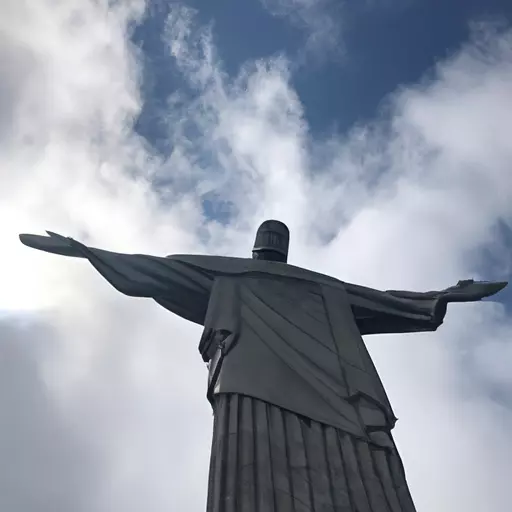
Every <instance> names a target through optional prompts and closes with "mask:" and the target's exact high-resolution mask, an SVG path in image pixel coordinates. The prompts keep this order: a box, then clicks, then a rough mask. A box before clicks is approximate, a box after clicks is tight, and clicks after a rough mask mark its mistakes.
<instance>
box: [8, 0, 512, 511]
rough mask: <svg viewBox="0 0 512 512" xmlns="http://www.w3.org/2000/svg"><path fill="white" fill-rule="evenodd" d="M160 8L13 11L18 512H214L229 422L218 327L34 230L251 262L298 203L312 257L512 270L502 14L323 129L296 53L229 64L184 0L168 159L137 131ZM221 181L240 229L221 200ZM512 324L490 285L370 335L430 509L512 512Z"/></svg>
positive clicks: (413, 276)
mask: <svg viewBox="0 0 512 512" xmlns="http://www.w3.org/2000/svg"><path fill="white" fill-rule="evenodd" d="M109 5H110V6H109ZM304 5H306V6H307V5H308V4H306V3H305V4H304ZM142 7H143V6H141V5H139V4H138V3H126V2H125V3H115V4H113V6H112V5H111V4H107V3H98V2H95V1H94V2H93V1H92V0H91V1H84V0H82V1H78V0H77V1H71V0H70V1H68V2H65V3H60V4H55V2H52V1H49V0H48V1H45V0H43V1H41V2H39V3H38V4H37V6H35V5H30V6H29V5H28V4H26V3H23V2H14V1H12V2H8V3H7V4H6V3H5V2H4V3H3V4H2V6H1V7H0V60H1V61H2V62H3V63H5V65H4V69H5V70H6V72H5V75H6V76H8V77H9V80H7V81H3V82H2V84H1V87H2V92H1V94H0V102H1V105H5V106H6V107H5V108H2V110H1V113H0V130H1V134H2V140H1V142H0V180H1V184H0V185H1V186H0V196H1V197H0V199H1V202H0V233H1V236H2V251H3V253H2V258H3V259H2V266H1V267H0V282H1V283H2V287H1V289H0V307H1V308H3V309H4V310H9V311H10V312H9V314H8V315H7V316H4V317H2V319H1V320H0V350H1V353H2V358H0V361H1V362H2V371H0V376H1V380H2V382H1V386H0V388H1V389H2V390H3V392H2V394H1V395H0V397H1V398H0V399H1V401H2V404H1V406H2V407H3V408H4V409H5V410H8V411H10V413H9V417H10V418H11V421H10V422H9V423H7V424H6V425H7V426H6V427H4V428H3V429H1V430H0V451H2V453H8V454H10V455H9V459H10V460H11V461H12V462H7V463H4V464H3V465H2V468H1V470H0V508H1V509H5V510H27V511H30V510H41V503H43V502H45V503H47V504H48V507H47V508H48V510H52V511H53V510H69V509H70V508H72V509H73V510H81V509H82V510H88V511H91V510H93V511H100V512H101V511H107V510H108V511H116V510H123V512H124V511H128V512H130V511H135V510H141V509H151V510H153V511H155V512H158V511H160V510H161V511H163V510H169V509H171V510H202V509H204V499H205V492H206V483H207V471H208V453H209V444H210V431H211V413H210V411H209V409H208V407H209V406H208V405H207V403H206V400H205V398H204V393H205V379H206V375H205V369H204V367H203V365H202V363H201V361H200V357H199V355H198V354H197V351H196V346H197V343H198V338H199V335H200V330H199V329H198V328H197V326H192V325H189V324H187V323H186V322H184V321H182V320H180V319H177V318H175V317H173V316H172V315H171V314H169V313H168V312H166V311H164V310H163V309H161V308H159V307H158V306H156V305H155V304H154V303H152V302H151V301H147V300H146V301H145V300H135V299H130V298H127V297H123V296H120V295H119V294H117V292H116V291H115V290H113V289H111V288H110V287H109V286H108V285H107V284H106V283H105V282H104V281H102V279H101V278H100V277H99V276H98V275H96V274H95V272H94V271H93V269H92V268H89V267H87V266H86V265H85V264H84V262H83V261H75V260H66V259H63V258H59V257H56V256H52V255H45V254H43V253H38V252H35V251H30V250H28V249H27V248H26V247H24V246H22V245H21V244H20V243H19V242H18V240H17V236H16V235H17V233H19V232H42V231H43V230H44V229H52V230H54V231H57V232H62V233H63V234H66V235H69V236H73V237H76V238H77V239H79V240H81V241H84V242H85V243H88V244H90V245H93V246H94V245H95V246H101V247H104V248H106V249H112V250H119V251H125V252H146V253H153V254H167V253H178V252H210V253H229V254H235V255H239V256H245V255H248V254H249V252H250V247H251V241H252V237H253V233H254V229H255V228H256V226H257V225H258V223H259V222H260V221H261V220H262V219H264V218H265V217H274V216H275V217H279V218H281V219H282V220H284V221H285V222H287V223H288V224H289V225H290V227H291V231H292V247H291V262H292V263H294V264H299V265H305V266H308V267H310V268H314V269H316V270H318V271H321V272H325V273H329V274H333V275H335V276H337V277H339V278H341V279H344V280H347V281H351V282H358V283H361V284H366V285H369V286H375V287H382V288H400V287H402V288H413V289H431V288H435V287H439V286H446V285H449V284H453V283H454V282H455V281H457V280H458V279H460V278H466V277H470V276H472V275H473V276H474V277H479V276H478V275H476V274H477V272H478V270H480V271H482V270H481V269H482V261H483V257H484V253H483V249H484V248H489V247H492V248H493V250H494V248H496V249H495V250H496V253H495V254H494V257H495V260H496V261H498V262H502V263H503V266H502V267H501V268H492V269H489V274H492V276H493V277H495V278H503V277H505V275H506V273H508V268H507V266H506V254H505V246H504V245H500V244H499V243H496V241H497V240H496V237H497V236H498V233H499V230H496V229H495V227H496V226H497V225H498V224H499V223H502V224H504V225H508V226H510V225H511V223H512V180H510V161H512V147H511V146H510V144H509V142H508V134H509V133H511V132H512V126H511V124H512V120H511V118H510V116H509V115H507V113H508V112H510V111H511V110H512V34H511V32H510V31H507V30H506V29H503V28H498V29H494V28H493V27H486V28H485V30H483V29H480V31H477V32H475V35H474V38H473V40H472V41H471V42H470V43H468V44H467V45H466V46H465V47H463V48H462V49H461V50H460V52H458V53H457V54H456V55H454V56H453V57H452V58H450V59H449V60H447V61H445V62H442V63H440V64H439V66H438V68H437V70H436V72H435V75H434V76H431V78H430V79H429V81H427V82H425V83H423V84H419V85H417V86H414V87H409V88H407V89H403V90H400V91H397V92H396V94H395V95H394V96H393V97H391V98H389V100H388V109H387V117H385V118H381V119H376V120H375V122H374V123H373V124H372V125H371V126H370V125H367V126H363V127H359V128H356V129H354V130H353V131H352V132H351V133H349V134H346V135H343V136H342V135H334V136H332V137H331V138H330V139H329V140H318V139H316V138H315V136H314V134H311V133H310V131H309V128H308V126H307V124H306V122H305V120H304V115H303V114H304V112H303V108H304V107H303V105H302V104H301V101H300V98H299V97H298V96H297V93H296V91H294V89H293V87H292V84H291V81H290V68H291V66H292V64H291V63H290V62H289V61H287V60H285V59H283V58H280V59H270V60H262V61H257V62H247V63H246V65H245V66H244V67H243V69H242V71H241V73H240V74H239V75H238V76H236V77H232V76H229V75H228V74H227V73H226V72H225V70H224V69H223V65H222V60H221V58H222V56H221V55H218V53H217V51H216V48H215V46H214V44H213V40H214V39H213V37H212V30H213V28H212V27H201V26H199V25H198V24H197V22H196V19H195V17H194V11H192V10H189V9H186V8H183V7H177V8H176V9H173V10H172V12H171V15H170V17H169V20H168V24H167V32H166V34H165V36H164V37H165V38H166V42H167V46H168V49H169V59H171V61H172V62H173V63H174V65H175V66H176V70H178V71H179V72H181V73H182V74H183V77H184V78H185V79H186V81H188V83H189V84H190V90H187V91H185V90H184V91H181V93H180V95H179V96H175V97H172V98H170V99H169V111H168V112H167V113H166V116H167V118H168V124H169V141H170V142H169V143H170V147H172V148H174V149H173V151H172V153H171V155H170V156H169V157H168V158H163V157H162V156H161V155H158V154H157V153H156V152H153V150H152V148H151V146H150V144H149V143H148V142H147V141H144V140H142V139H141V138H140V137H139V136H137V134H136V133H134V131H133V123H134V120H135V119H136V117H137V115H138V113H139V112H140V109H141V108H142V107H143V105H142V103H141V100H140V97H139V92H138V90H139V82H140V78H141V75H140V68H139V61H138V56H137V51H136V50H135V49H134V48H133V47H131V45H130V43H129V33H128V27H129V26H130V23H131V22H132V21H133V20H134V19H137V18H138V17H139V16H140V14H141V12H142ZM304 8H305V7H304ZM7 107H8V108H7ZM157 184H158V186H157ZM205 197H207V198H208V199H209V200H210V201H211V202H213V203H214V204H218V205H219V207H220V206H222V207H225V208H227V209H228V210H229V211H228V216H227V218H228V219H229V221H228V223H227V225H223V224H222V223H221V222H220V221H216V220H215V219H213V220H212V219H211V218H208V217H207V216H206V215H205V214H204V211H203V200H204V199H205ZM226 205H227V206H226ZM482 272H483V271H482ZM483 277H487V275H484V276H483ZM21 309H23V310H25V313H24V314H23V316H20V315H21V314H20V310H21ZM511 338H512V325H511V323H510V319H509V318H507V316H506V315H505V313H504V310H503V308H502V307H501V306H500V305H499V304H494V303H489V302H488V303H482V304H477V305H474V306H471V305H465V306H460V307H456V306H454V307H452V308H450V311H449V317H448V319H447V321H446V324H445V325H444V326H443V327H441V329H440V330H439V332H438V333H435V334H433V335H415V336H400V337H397V336H385V337H376V338H374V339H371V340H368V345H369V348H370V350H371V352H372V355H373V357H374V358H375V361H376V364H377V366H378V368H379V370H380V372H381V374H382V376H383V380H384V383H385V385H386V386H387V388H388V391H389V394H390V398H391V400H392V402H393V403H394V405H395V409H396V412H397V414H398V416H399V417H400V421H399V424H398V427H397V430H396V433H397V442H398V444H399V446H400V448H401V451H402V455H403V458H404V463H405V466H406V468H407V474H408V476H409V480H410V483H411V488H412V492H413V495H414V496H415V498H416V501H417V506H418V510H420V511H421V510H438V511H441V512H442V511H446V512H448V511H450V512H451V511H452V510H454V509H463V510H466V511H468V512H480V511H482V510H506V509H507V507H508V477H507V475H509V474H510V472H511V471H512V466H511V464H512V463H511V460H512V457H511V455H512V453H511V451H512V446H511V444H510V442H509V440H508V435H509V434H508V432H509V431H510V424H511V420H512V418H511V415H512V413H511V409H510V403H507V400H506V398H505V399H504V398H503V397H507V396H510V392H511V388H510V385H511V383H510V379H509V377H508V373H507V371H506V368H509V367H510V365H511V364H512V360H511V359H510V357H511V352H510V350H509V349H508V348H507V347H508V345H507V342H508V340H510V339H511ZM40 425H46V426H45V427H44V428H43V429H42V430H41V427H40ZM5 460H7V459H5ZM41 461H44V463H43V462H41ZM15 462H16V464H17V466H16V465H15ZM43 476H44V478H43Z"/></svg>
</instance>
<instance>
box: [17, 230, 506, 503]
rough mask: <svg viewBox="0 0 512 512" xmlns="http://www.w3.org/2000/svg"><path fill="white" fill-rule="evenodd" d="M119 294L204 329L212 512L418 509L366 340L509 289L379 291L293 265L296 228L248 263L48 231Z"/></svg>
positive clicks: (259, 247) (471, 285) (429, 323)
mask: <svg viewBox="0 0 512 512" xmlns="http://www.w3.org/2000/svg"><path fill="white" fill-rule="evenodd" d="M48 234H49V237H43V236H37V235H20V239H21V241H22V242H23V243H24V244H25V245H28V246H30V247H34V248H36V249H41V250H43V251H47V252H52V253H56V254H62V255H65V256H77V257H80V258H86V259H88V260H89V261H90V262H91V263H92V265H93V266H94V267H95V268H96V270H97V271H98V272H99V273H100V274H101V275H102V276H103V277H104V278H105V279H106V280H107V281H108V282H109V283H110V284H111V285H112V286H114V288H116V289H117V290H118V291H120V292H121V293H124V294H126V295H130V296H133V297H150V298H152V299H154V300H155V301H156V302H157V303H158V304H160V305H161V306H163V307H164V308H166V309H168V310H169V311H172V312H173V313H176V314H177V315H179V316H181V317H183V318H185V319H187V320H190V321H192V322H195V323H197V324H200V325H202V326H204V331H203V335H202V337H201V341H200V343H199V351H200V353H201V356H202V358H203V360H204V361H205V362H207V363H208V366H209V378H208V390H207V396H208V399H209V401H210V403H211V405H212V407H213V411H214V427H213V443H212V452H211V462H210V476H209V485H208V503H207V511H208V512H310V511H313V512H413V511H414V510H415V508H414V504H413V501H412V499H411V495H410V493H409V489H408V487H407V482H406V478H405V473H404V469H403V466H402V463H401V460H400V456H399V454H398V452H397V449H396V446H395V443H394V441H393V437H392V435H391V430H392V429H393V427H394V425H395V422H396V418H395V415H394V414H393V409H392V408H391V405H390V403H389V401H388V398H387V396H386V392H385V391H384V388H383V386H382V383H381V381H380V378H379V375H378V374H377V371H376V370H375V367H374V365H373V363H372V360H371V358H370V356H369V354H368V351H367V350H366V347H365V344H364V342H363V339H362V337H361V336H362V335H365V334H379V333H406V332H420V331H435V330H436V329H437V328H438V327H439V326H440V325H441V323H442V322H443V318H444V316H445V313H446V306H447V304H448V303H450V302H470V301H477V300H480V299H482V298H483V297H488V296H490V295H493V294H495V293H496V292H498V291H499V290H501V289H502V288H504V287H505V286H506V284H507V283H503V282H499V283H498V282H474V281H472V280H468V281H459V283H458V284H457V285H456V286H452V287H450V288H447V289H445V290H441V291H431V292H425V293H417V292H408V291H379V290H374V289H372V288H366V287H363V286H358V285H354V284H349V283H346V282H343V281H340V280H338V279H335V278H333V277H329V276H326V275H323V274H319V273H316V272H312V271H309V270H306V269H303V268H299V267H295V266H292V265H289V264H287V256H288V244H289V232H288V228H287V227H286V226H285V225H284V224H283V223H281V222H278V221H273V220H270V221H266V222H264V223H263V224H262V225H261V226H260V228H259V229H258V232H257V235H256V243H255V246H254V249H253V257H252V258H247V259H246V258H229V257H220V256H198V255H174V256H167V257H165V258H163V257H157V256H147V255H143V254H119V253H115V252H109V251H104V250H101V249H94V248H91V247H86V246H85V245H82V244H81V243H79V242H77V241H75V240H73V239H71V238H65V237H62V236H60V235H57V234H54V233H51V232H48Z"/></svg>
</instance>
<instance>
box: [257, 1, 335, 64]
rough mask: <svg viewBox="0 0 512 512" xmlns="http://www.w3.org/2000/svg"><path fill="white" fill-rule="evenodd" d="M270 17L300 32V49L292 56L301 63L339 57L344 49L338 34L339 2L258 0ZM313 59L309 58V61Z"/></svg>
mask: <svg viewBox="0 0 512 512" xmlns="http://www.w3.org/2000/svg"><path fill="white" fill-rule="evenodd" d="M260 1H261V3H262V5H263V6H264V7H265V9H266V10H267V11H268V12H269V13H270V14H272V15H273V16H278V17H280V18H284V19H286V20H287V21H288V22H289V23H290V24H291V25H292V26H294V27H296V28H298V29H299V30H301V31H302V32H303V33H304V36H305V41H304V47H303V49H302V50H301V51H300V52H299V54H298V55H297V56H296V59H298V60H299V61H301V62H303V63H304V62H306V61H307V62H308V64H311V63H312V62H314V61H316V62H318V60H319V59H320V60H323V59H324V58H325V57H327V56H329V57H335V58H339V57H340V56H341V55H342V54H343V52H344V47H343V44H342V40H341V38H340V35H341V33H342V28H343V23H342V19H343V17H342V15H341V14H342V9H343V4H342V3H341V2H334V1H332V0H260ZM311 57H313V58H311Z"/></svg>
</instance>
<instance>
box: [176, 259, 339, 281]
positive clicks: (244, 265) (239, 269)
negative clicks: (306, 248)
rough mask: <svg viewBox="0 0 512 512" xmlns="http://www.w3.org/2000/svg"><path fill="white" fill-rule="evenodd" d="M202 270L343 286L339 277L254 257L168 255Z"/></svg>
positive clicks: (220, 273)
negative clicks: (254, 258)
mask: <svg viewBox="0 0 512 512" xmlns="http://www.w3.org/2000/svg"><path fill="white" fill-rule="evenodd" d="M167 258H171V259H173V260H177V261H180V262H182V263H185V264H187V265H191V266H194V267H197V268H200V269H201V270H204V271H208V272H212V273H213V274H216V275H225V276H230V275H231V276H234V275H247V274H259V275H262V274H266V275H268V276H269V277H283V278H293V279H300V280H303V281H313V282H317V283H320V284H326V285H331V286H342V285H343V283H342V282H341V281H339V280H338V279H336V278H334V277H331V276H327V275H325V274H320V273H318V272H313V271H312V270H308V269H306V268H302V267H296V266H294V265H290V264H288V263H280V262H276V261H265V260H253V259H252V258H233V257H229V256H208V255H200V254H173V255H171V256H167Z"/></svg>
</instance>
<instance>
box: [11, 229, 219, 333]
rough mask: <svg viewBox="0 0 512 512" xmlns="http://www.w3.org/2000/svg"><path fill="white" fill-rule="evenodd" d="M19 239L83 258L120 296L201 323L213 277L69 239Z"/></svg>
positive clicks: (152, 258)
mask: <svg viewBox="0 0 512 512" xmlns="http://www.w3.org/2000/svg"><path fill="white" fill-rule="evenodd" d="M47 233H48V234H49V236H47V237H45V236H38V235H27V234H23V235H20V240H21V242H22V243H23V244H25V245H27V246H28V247H32V248H34V249H39V250H42V251H46V252H51V253H54V254H60V255H63V256H72V257H77V258H86V259H88V260H89V261H90V263H91V264H92V265H93V266H94V268H95V269H96V270H97V271H98V272H99V273H100V274H101V275H102V276H103V277H104V278H105V279H106V280H107V281H108V282H109V283H110V284H111V285H112V286H113V287H114V288H116V290H118V291H119V292H121V293H123V294H125V295H129V296H131V297H151V298H153V299H155V300H156V301H157V302H158V303H159V304H161V305H163V306H164V307H166V308H167V309H169V310H171V311H173V312H175V313H176V314H178V315H180V316H182V317H184V318H187V319H188V320H192V321H194V322H197V323H201V317H202V316H204V311H205V308H206V305H207V302H208V298H209V294H210V290H211V286H212V283H213V279H214V276H213V275H211V274H210V273H208V272H206V271H204V270H203V269H198V268H195V267H193V266H191V265H189V264H186V263H184V262H182V261H180V260H179V259H172V258H163V257H159V256H150V255H145V254H123V253H115V252H110V251H105V250H102V249H95V248H93V247H87V246H85V245H83V244H81V243H80V242H77V241H76V240H73V239H72V238H66V237H63V236H61V235H57V234H56V233H52V232H47Z"/></svg>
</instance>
